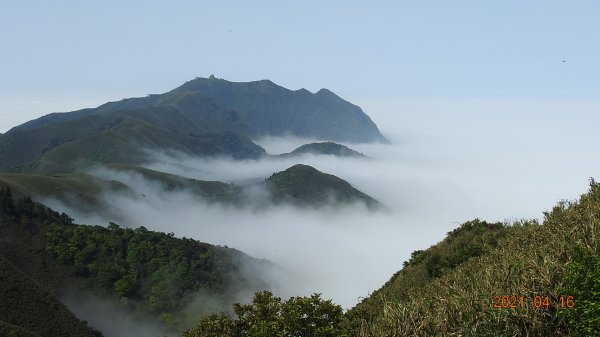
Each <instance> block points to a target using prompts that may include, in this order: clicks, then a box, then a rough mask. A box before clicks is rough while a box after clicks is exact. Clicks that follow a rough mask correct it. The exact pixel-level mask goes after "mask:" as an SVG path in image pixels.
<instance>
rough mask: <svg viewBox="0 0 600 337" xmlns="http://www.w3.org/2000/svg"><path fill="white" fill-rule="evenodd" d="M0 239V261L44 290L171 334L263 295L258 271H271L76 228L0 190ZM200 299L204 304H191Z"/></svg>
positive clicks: (233, 253)
mask: <svg viewBox="0 0 600 337" xmlns="http://www.w3.org/2000/svg"><path fill="white" fill-rule="evenodd" d="M0 238H1V240H0V255H3V256H4V257H6V259H8V260H9V261H10V262H11V263H12V264H13V265H15V267H16V268H18V269H20V270H22V271H23V272H24V273H26V274H27V275H29V276H30V277H32V278H33V279H34V280H37V281H39V282H43V283H44V285H45V286H46V287H48V289H49V290H51V291H53V292H55V293H57V294H62V293H64V292H65V291H69V292H70V293H72V292H75V293H81V294H87V293H92V294H98V295H102V296H104V297H107V298H112V299H114V300H115V302H120V307H121V308H122V309H127V310H129V311H130V312H134V313H137V314H142V313H143V314H145V315H149V316H151V317H154V318H155V319H156V320H157V321H160V322H162V323H163V324H164V325H166V326H170V327H172V328H179V327H183V326H186V325H188V324H190V322H194V321H196V320H197V319H198V318H199V316H200V315H203V314H206V313H208V312H211V311H214V310H219V309H221V310H222V309H223V308H224V307H225V306H226V304H227V303H230V302H231V301H233V300H234V299H235V298H237V296H239V295H240V294H244V293H246V292H248V293H250V294H251V293H253V292H255V291H259V290H263V289H266V288H267V286H268V285H267V284H266V283H265V281H264V280H263V278H262V276H261V275H260V271H259V270H261V268H262V267H271V266H270V264H268V263H267V262H265V261H262V260H255V259H252V258H250V257H249V256H247V255H245V254H243V253H242V252H240V251H237V250H234V249H229V248H225V247H218V246H213V245H210V244H206V243H202V242H198V241H196V240H192V239H186V238H183V239H179V238H175V237H174V236H173V234H165V233H157V232H152V231H148V230H146V229H145V228H143V227H140V228H137V229H129V228H120V227H119V226H118V225H116V224H110V225H109V226H108V228H107V227H102V226H85V225H76V224H73V223H72V220H71V219H70V218H69V217H68V216H67V215H65V214H62V215H60V214H58V213H56V212H53V211H52V210H50V209H48V208H46V207H44V206H42V205H39V204H36V203H33V202H32V201H31V199H29V198H16V199H15V198H13V197H12V195H11V192H10V191H9V190H7V189H0ZM249 271H250V272H249ZM200 293H201V294H202V296H204V299H205V300H204V301H200V302H197V299H198V297H197V295H198V294H200ZM190 308H194V310H192V311H189V310H190Z"/></svg>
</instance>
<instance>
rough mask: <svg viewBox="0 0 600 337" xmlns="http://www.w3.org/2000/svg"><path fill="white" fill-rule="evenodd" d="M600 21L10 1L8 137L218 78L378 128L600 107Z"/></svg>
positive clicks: (466, 11)
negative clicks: (435, 106)
mask: <svg viewBox="0 0 600 337" xmlns="http://www.w3.org/2000/svg"><path fill="white" fill-rule="evenodd" d="M598 13H600V3H599V2H598V1H592V0H590V1H577V0H574V1H564V0H560V1H553V0H543V1H516V0H514V1H513V0H506V1H475V0H473V1H463V0H458V1H446V0H440V1H379V2H368V3H367V2H366V1H361V2H359V1H301V2H300V1H294V2H292V1H251V2H250V1H172V2H164V1H102V2H90V1H52V2H49V1H2V2H1V3H0V41H1V43H2V53H0V74H1V76H0V132H4V131H6V130H7V129H9V128H10V127H12V126H14V125H16V124H19V123H21V122H25V121H27V120H29V119H31V118H33V117H36V116H39V115H42V114H45V113H48V112H52V111H68V110H73V109H76V108H83V107H88V106H95V105H98V104H101V103H102V102H105V101H107V100H118V99H121V98H124V97H131V96H143V95H146V94H147V93H159V92H164V91H167V90H170V89H172V88H174V87H176V86H178V85H180V84H181V83H183V82H184V81H186V80H190V79H192V78H194V77H196V76H208V75H210V74H215V75H216V76H217V77H222V78H225V79H228V80H231V81H251V80H258V79H264V78H268V79H271V80H273V81H275V82H276V83H279V84H281V85H283V86H285V87H289V88H291V89H299V88H302V87H304V88H307V89H309V90H311V91H316V90H318V89H320V88H322V87H327V88H329V89H331V90H333V91H334V92H336V93H338V94H339V95H340V96H342V97H343V98H346V99H348V100H350V101H353V102H360V103H361V105H362V106H363V108H364V109H365V110H366V112H367V113H369V114H371V115H376V114H377V113H378V111H375V110H376V108H377V109H387V110H389V109H391V108H393V107H395V106H397V104H396V102H395V100H401V99H403V98H407V97H409V98H423V99H427V98H431V97H453V98H455V97H460V98H480V99H481V98H485V99H493V100H503V99H508V98H510V99H541V100H545V99H549V98H551V99H562V100H578V101H579V100H596V101H597V100H598V97H600V81H599V80H598V79H599V78H600V67H599V66H598V64H597V62H598V60H599V59H600V43H598V32H600V20H598ZM563 60H564V61H566V62H562V61H563ZM382 100H385V101H386V102H388V104H387V105H385V106H382V105H372V104H371V103H372V102H373V101H378V102H381V101H382ZM402 112H403V111H398V113H402ZM375 121H376V122H377V120H375Z"/></svg>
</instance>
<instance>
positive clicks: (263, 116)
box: [170, 77, 387, 142]
mask: <svg viewBox="0 0 600 337" xmlns="http://www.w3.org/2000/svg"><path fill="white" fill-rule="evenodd" d="M187 91H198V92H201V93H203V94H205V95H207V96H210V97H213V98H214V99H215V101H216V102H218V104H220V105H222V106H225V107H227V108H230V109H233V110H236V111H238V112H239V113H240V115H241V116H242V117H243V118H244V120H245V121H246V122H247V123H248V124H249V125H250V126H251V127H252V129H253V130H254V132H255V133H256V134H257V135H275V136H281V135H285V134H292V135H296V136H300V137H314V138H318V139H325V140H332V141H349V142H375V141H379V142H387V141H386V140H385V138H384V137H383V136H382V135H381V134H380V133H379V130H378V129H377V126H376V125H375V123H373V121H371V119H370V118H369V117H368V116H367V115H366V114H364V112H363V111H362V110H361V109H360V108H359V107H358V106H356V105H354V104H351V103H349V102H347V101H344V100H343V99H341V98H340V97H338V96H337V95H335V94H334V93H332V92H331V91H329V90H327V89H321V90H319V91H318V92H317V93H315V94H312V93H310V92H309V91H308V90H305V89H300V90H296V91H292V90H289V89H286V88H283V87H281V86H278V85H276V84H275V83H273V82H271V81H269V80H262V81H255V82H246V83H235V82H229V81H225V80H222V79H217V78H214V77H211V78H196V79H195V80H192V81H189V82H187V83H185V84H184V85H182V86H181V87H179V88H177V89H175V90H173V91H172V92H170V93H171V94H178V93H181V92H187Z"/></svg>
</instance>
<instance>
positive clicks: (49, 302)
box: [0, 256, 102, 337]
mask: <svg viewBox="0 0 600 337" xmlns="http://www.w3.org/2000/svg"><path fill="white" fill-rule="evenodd" d="M0 303H2V305H0V336H24V337H25V336H27V337H33V336H38V337H41V336H55V337H61V336H62V337H71V336H81V337H101V336H102V334H101V333H99V332H97V331H95V330H93V329H92V328H90V327H89V326H87V324H86V323H85V322H82V321H81V320H79V319H78V318H77V317H75V315H73V313H71V312H70V311H69V309H67V308H66V307H65V306H64V305H63V304H62V303H61V302H60V301H59V300H58V299H57V298H56V297H54V296H53V295H52V294H50V293H49V292H48V291H47V290H45V289H44V288H42V286H41V285H40V284H39V283H37V282H35V281H34V280H32V279H31V278H29V277H28V276H27V275H25V274H23V273H22V272H21V271H20V270H18V269H17V268H15V267H14V266H13V265H12V264H11V263H10V262H8V261H7V260H6V259H5V258H4V257H2V256H0Z"/></svg>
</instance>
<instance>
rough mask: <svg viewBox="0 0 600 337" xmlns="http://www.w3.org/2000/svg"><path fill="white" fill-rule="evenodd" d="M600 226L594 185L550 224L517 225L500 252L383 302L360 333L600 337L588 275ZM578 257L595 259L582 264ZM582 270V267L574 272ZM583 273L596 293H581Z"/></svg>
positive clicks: (593, 280) (548, 216)
mask: <svg viewBox="0 0 600 337" xmlns="http://www.w3.org/2000/svg"><path fill="white" fill-rule="evenodd" d="M599 219H600V185H599V184H597V183H596V182H594V181H593V180H591V183H590V190H589V192H588V193H586V194H584V195H582V196H581V198H580V199H579V200H578V201H574V202H567V201H563V202H560V203H559V204H558V205H557V206H555V207H554V208H553V209H552V211H550V212H546V213H545V217H544V221H543V223H542V224H539V223H537V222H536V221H518V222H515V223H513V224H512V225H511V226H509V227H508V228H507V229H506V233H505V235H504V236H503V237H502V238H500V239H499V240H498V242H497V245H496V247H495V248H494V249H492V250H489V251H487V252H486V253H484V254H482V255H480V256H477V257H474V258H471V259H469V260H467V261H466V262H464V263H462V264H460V265H459V266H457V267H456V268H455V269H453V270H452V271H450V272H448V273H445V274H443V275H442V276H441V277H438V278H435V279H432V280H431V281H430V282H428V283H427V284H425V285H423V286H422V287H415V288H414V289H413V292H412V293H405V294H403V295H402V296H397V297H396V298H395V299H393V300H387V299H385V298H383V299H382V301H381V302H382V309H383V310H381V314H378V315H376V317H375V318H374V319H372V320H366V319H363V320H361V321H360V324H356V322H354V323H355V327H357V328H356V331H355V333H356V334H357V335H359V336H364V337H366V336H565V335H571V334H578V335H588V336H590V335H600V326H597V327H596V326H595V324H597V322H598V320H594V319H595V318H596V316H595V315H596V313H599V314H600V308H598V306H600V286H598V289H597V290H598V291H596V288H594V289H591V290H590V289H588V288H590V287H594V286H597V285H598V284H600V278H598V275H596V274H593V275H592V274H590V272H589V271H587V270H588V269H589V268H587V267H586V266H589V265H592V266H593V265H594V263H597V264H596V266H599V268H598V270H600V259H597V257H598V255H599V250H598V249H599V242H598V239H599V237H598V235H599V234H598V228H599V227H600V226H599V224H598V221H599ZM577 249H578V250H580V251H582V252H584V254H587V256H591V257H592V258H588V259H587V260H581V258H579V259H578V258H577V255H576V254H574V252H575V251H576V250H577ZM594 257H595V258H596V260H594ZM577 263H579V264H580V267H579V268H574V267H573V266H575V265H576V264H577ZM582 263H583V264H582ZM586 263H587V264H586ZM582 266H583V267H582ZM409 267H410V266H406V268H409ZM575 272H579V273H580V274H581V275H579V279H582V278H583V279H584V280H588V283H589V285H585V284H583V285H581V282H578V281H577V280H578V278H577V275H575V276H574V273H575ZM582 287H583V288H584V289H582ZM585 287H587V288H585ZM496 296H499V297H500V299H501V298H502V296H508V299H509V300H512V299H511V298H510V297H511V296H515V298H513V299H516V300H517V302H516V305H514V304H515V303H514V302H513V303H511V304H513V306H514V308H494V304H497V302H498V298H496ZM536 296H537V297H538V298H536ZM568 296H573V297H572V298H569V297H568ZM521 298H522V300H521ZM546 298H547V302H546ZM537 299H539V300H540V301H537ZM567 299H570V300H572V302H570V303H569V304H571V305H573V304H574V306H573V307H572V308H569V307H567V302H566V300H567ZM546 303H547V304H548V305H546ZM561 305H562V306H561ZM500 306H501V307H502V303H501V302H500ZM594 310H596V311H594ZM586 313H587V315H588V316H585V315H586ZM586 317H587V318H586Z"/></svg>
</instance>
